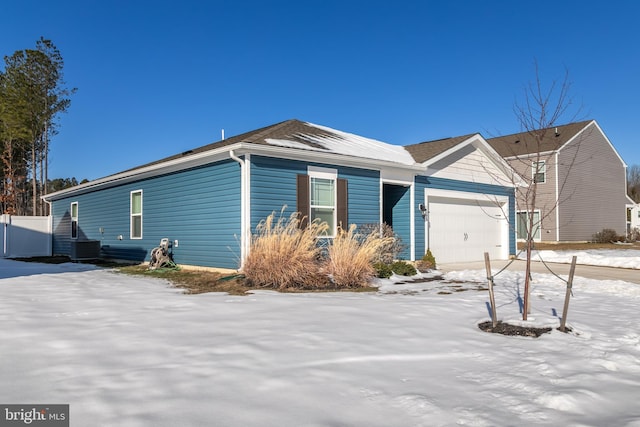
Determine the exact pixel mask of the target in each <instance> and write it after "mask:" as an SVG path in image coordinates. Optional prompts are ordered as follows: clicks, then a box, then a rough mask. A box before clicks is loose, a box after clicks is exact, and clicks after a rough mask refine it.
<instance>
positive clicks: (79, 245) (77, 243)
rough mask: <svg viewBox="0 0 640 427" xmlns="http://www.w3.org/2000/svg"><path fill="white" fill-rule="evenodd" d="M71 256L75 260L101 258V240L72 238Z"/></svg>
mask: <svg viewBox="0 0 640 427" xmlns="http://www.w3.org/2000/svg"><path fill="white" fill-rule="evenodd" d="M70 257H71V259H72V260H73V261H83V260H91V259H98V258H100V240H72V241H71V255H70Z"/></svg>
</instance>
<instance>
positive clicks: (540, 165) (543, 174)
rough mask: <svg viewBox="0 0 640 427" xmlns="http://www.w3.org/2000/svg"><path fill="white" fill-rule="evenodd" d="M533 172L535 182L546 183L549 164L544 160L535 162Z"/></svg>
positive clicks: (532, 166) (532, 167)
mask: <svg viewBox="0 0 640 427" xmlns="http://www.w3.org/2000/svg"><path fill="white" fill-rule="evenodd" d="M531 173H532V178H533V182H535V183H537V184H544V183H545V182H546V181H547V164H546V162H545V161H544V160H543V161H541V162H533V163H532V165H531Z"/></svg>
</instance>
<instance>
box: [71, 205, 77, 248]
mask: <svg viewBox="0 0 640 427" xmlns="http://www.w3.org/2000/svg"><path fill="white" fill-rule="evenodd" d="M71 238H72V239H77V238H78V202H73V203H71Z"/></svg>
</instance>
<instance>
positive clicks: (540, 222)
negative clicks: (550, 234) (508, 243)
mask: <svg viewBox="0 0 640 427" xmlns="http://www.w3.org/2000/svg"><path fill="white" fill-rule="evenodd" d="M520 213H529V211H526V210H520V211H516V239H517V240H518V242H524V241H525V239H521V238H519V237H518V228H517V227H518V214H520ZM533 213H534V214H536V213H537V214H538V218H539V222H538V234H539V235H540V236H539V237H538V238H536V236H535V234H534V236H533V241H534V242H541V241H542V213H541V212H540V209H534V210H533Z"/></svg>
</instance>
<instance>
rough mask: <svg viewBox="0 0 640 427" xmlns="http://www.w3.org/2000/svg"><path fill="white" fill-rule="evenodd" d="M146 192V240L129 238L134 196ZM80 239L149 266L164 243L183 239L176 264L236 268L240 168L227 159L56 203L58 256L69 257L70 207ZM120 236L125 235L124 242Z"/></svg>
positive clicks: (113, 255)
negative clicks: (152, 254)
mask: <svg viewBox="0 0 640 427" xmlns="http://www.w3.org/2000/svg"><path fill="white" fill-rule="evenodd" d="M138 190H142V194H143V197H142V239H132V238H131V236H130V231H131V230H130V194H131V191H138ZM72 202H77V203H78V230H79V231H78V238H79V239H81V240H82V239H90V240H100V241H101V245H102V255H103V256H106V257H108V258H116V259H125V260H132V261H144V260H148V259H149V254H150V251H151V249H153V248H154V247H156V246H158V244H159V243H160V239H162V238H164V237H167V238H169V239H170V240H171V241H172V242H173V241H174V240H178V243H179V244H178V247H175V248H174V249H173V252H174V258H175V260H176V262H178V263H180V264H186V265H199V266H210V267H226V268H237V267H238V261H239V257H240V249H239V243H238V240H237V236H239V235H240V167H239V165H238V163H236V162H235V161H231V160H227V161H222V162H218V163H214V164H210V165H206V166H202V167H198V168H194V169H189V170H185V171H181V172H177V173H172V174H168V175H163V176H158V177H154V178H149V179H145V180H141V181H137V182H131V183H128V184H125V185H120V186H116V187H111V188H106V189H102V190H99V191H93V192H87V193H84V194H79V195H74V196H71V197H68V198H64V199H60V200H55V201H53V209H52V212H53V217H54V223H53V229H54V240H53V242H54V253H56V254H69V253H70V244H71V243H70V242H71V238H70V235H71V226H70V224H71V218H70V205H71V203H72ZM119 236H122V239H120V237H119Z"/></svg>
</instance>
